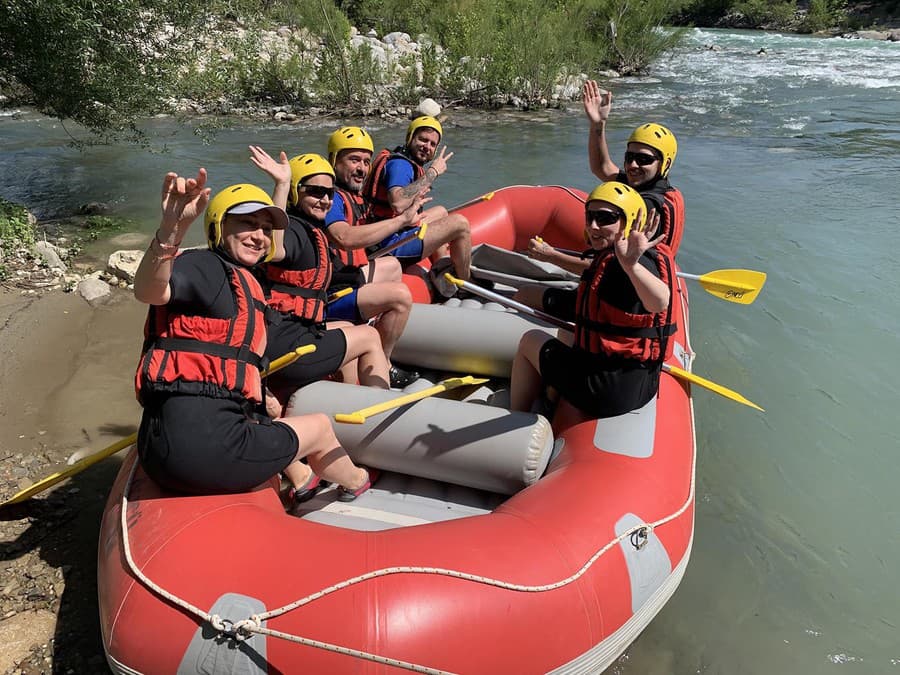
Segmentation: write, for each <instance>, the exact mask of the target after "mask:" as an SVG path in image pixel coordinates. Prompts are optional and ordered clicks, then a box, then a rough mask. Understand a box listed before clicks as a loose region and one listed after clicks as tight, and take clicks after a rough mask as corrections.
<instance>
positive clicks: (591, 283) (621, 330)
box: [575, 244, 676, 363]
mask: <svg viewBox="0 0 900 675" xmlns="http://www.w3.org/2000/svg"><path fill="white" fill-rule="evenodd" d="M645 255H649V256H650V257H652V258H654V260H655V262H656V264H657V267H658V268H659V271H660V278H661V279H662V280H663V282H665V284H666V285H667V286H668V287H669V292H670V294H671V295H670V298H669V306H668V308H667V309H666V310H665V311H663V312H656V313H651V312H644V313H640V314H632V313H631V312H626V311H624V310H621V309H619V308H618V307H615V306H613V305H612V304H610V303H609V302H608V301H607V300H606V298H607V297H608V293H606V292H604V288H603V284H604V279H605V278H606V275H607V274H608V272H609V268H610V266H611V265H616V266H618V264H619V263H618V260H616V254H615V253H614V252H613V251H612V250H610V251H608V252H601V253H599V254H598V255H597V257H595V258H594V260H593V262H592V263H591V266H590V267H589V268H588V269H587V270H585V272H584V275H583V276H582V281H581V284H579V286H578V293H577V295H576V300H575V346H576V347H579V348H580V349H583V350H584V351H587V352H590V353H592V354H597V355H600V356H605V357H610V358H613V359H616V358H623V359H632V360H635V361H640V362H641V363H662V361H663V360H664V359H665V358H666V357H667V356H669V355H671V353H672V345H670V344H669V340H668V337H669V336H670V335H671V334H672V333H674V332H675V329H676V326H675V324H673V323H672V303H673V302H674V298H675V288H674V285H675V284H674V280H675V270H674V269H673V265H674V263H673V260H672V257H671V252H670V251H669V250H668V248H667V247H665V246H664V245H662V244H660V245H658V246H657V247H656V248H655V249H651V250H650V251H647V253H646V254H645Z"/></svg>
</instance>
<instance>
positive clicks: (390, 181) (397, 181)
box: [381, 157, 416, 190]
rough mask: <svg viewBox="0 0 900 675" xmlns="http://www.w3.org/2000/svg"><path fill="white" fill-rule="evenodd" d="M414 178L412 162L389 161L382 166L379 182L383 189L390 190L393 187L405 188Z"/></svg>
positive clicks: (404, 160)
mask: <svg viewBox="0 0 900 675" xmlns="http://www.w3.org/2000/svg"><path fill="white" fill-rule="evenodd" d="M415 178H416V172H415V171H414V170H413V165H412V162H410V161H409V160H406V159H400V158H399V157H398V158H395V159H389V160H388V161H387V164H385V165H384V173H383V174H382V177H381V180H382V181H383V182H384V185H385V187H386V188H387V189H388V190H390V189H391V188H395V187H406V186H407V185H409V184H410V183H412V182H413V180H415Z"/></svg>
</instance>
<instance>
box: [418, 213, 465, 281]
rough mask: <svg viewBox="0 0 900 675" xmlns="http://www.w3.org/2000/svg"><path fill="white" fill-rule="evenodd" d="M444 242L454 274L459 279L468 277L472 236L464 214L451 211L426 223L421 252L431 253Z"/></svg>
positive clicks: (426, 254) (424, 253)
mask: <svg viewBox="0 0 900 675" xmlns="http://www.w3.org/2000/svg"><path fill="white" fill-rule="evenodd" d="M444 244H449V245H450V259H451V260H452V261H453V268H454V269H455V270H456V275H457V276H458V277H459V278H460V279H464V280H465V279H468V278H469V267H470V265H471V263H472V236H471V234H470V233H469V221H468V220H466V217H465V216H463V215H462V214H459V213H453V214H450V215H449V216H447V217H446V218H442V219H440V220H437V221H435V222H433V223H429V224H428V230H427V231H426V232H425V241H424V242H423V250H422V254H423V255H425V256H428V255H431V254H432V253H433V252H434V251H436V250H437V249H438V248H439V247H441V246H442V245H444Z"/></svg>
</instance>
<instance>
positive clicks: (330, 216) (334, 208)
mask: <svg viewBox="0 0 900 675" xmlns="http://www.w3.org/2000/svg"><path fill="white" fill-rule="evenodd" d="M341 221H343V222H345V223H349V222H350V219H349V218H348V217H347V207H346V205H345V204H344V198H343V196H341V193H340V192H335V193H334V199H333V200H332V202H331V208H330V209H328V213H326V214H325V229H328V228H329V227H331V225H332V223H339V222H341Z"/></svg>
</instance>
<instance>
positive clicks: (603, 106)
mask: <svg viewBox="0 0 900 675" xmlns="http://www.w3.org/2000/svg"><path fill="white" fill-rule="evenodd" d="M581 102H582V104H583V105H584V114H585V115H587V118H588V119H589V120H590V121H591V123H592V124H600V123H601V122H605V121H606V120H607V118H608V117H609V111H610V109H611V108H612V92H611V91H606V90H605V89H601V88H600V86H599V85H598V84H597V82H596V81H595V80H588V81H587V82H585V83H584V86H583V87H582V88H581Z"/></svg>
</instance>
